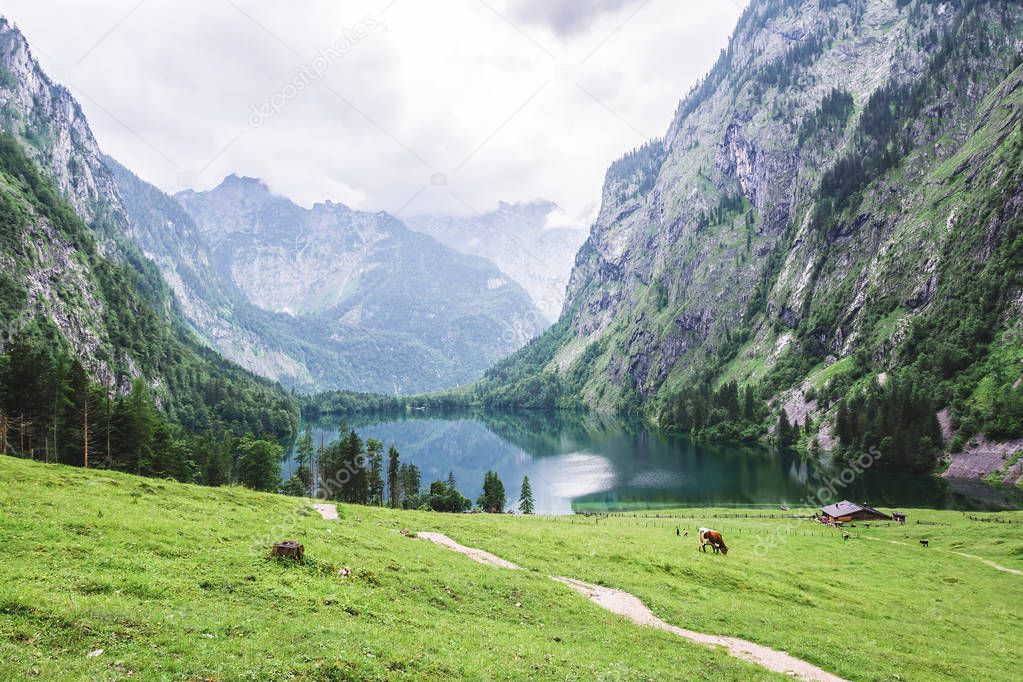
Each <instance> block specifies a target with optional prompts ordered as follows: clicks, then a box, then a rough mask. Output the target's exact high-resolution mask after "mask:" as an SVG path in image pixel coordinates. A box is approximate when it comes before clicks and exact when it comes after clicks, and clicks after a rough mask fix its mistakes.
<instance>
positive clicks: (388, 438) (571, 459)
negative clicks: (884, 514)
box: [284, 412, 1023, 514]
mask: <svg viewBox="0 0 1023 682" xmlns="http://www.w3.org/2000/svg"><path fill="white" fill-rule="evenodd" d="M344 422H345V420H342V419H341V418H322V419H320V420H317V421H315V422H312V423H311V426H312V427H313V433H314V437H315V439H316V442H317V443H318V442H319V441H320V439H321V438H322V439H324V440H325V441H328V442H329V441H330V440H331V439H333V438H336V437H337V434H338V431H339V428H340V427H341V424H342V423H344ZM347 423H348V424H349V425H350V426H352V427H354V428H355V429H356V431H358V432H359V434H360V435H361V436H362V437H363V438H364V439H365V438H369V437H373V438H378V439H379V440H381V441H383V442H384V444H385V445H387V446H390V445H392V444H393V445H395V446H396V447H397V448H398V450H399V451H400V452H401V460H402V461H403V462H412V463H414V464H415V465H416V466H418V467H419V468H420V470H421V471H422V474H423V485H424V487H426V486H428V485H429V483H430V482H431V481H433V480H437V479H443V478H446V477H447V475H448V472H453V473H454V474H455V478H456V479H457V481H458V487H459V489H460V490H461V491H462V493H463V494H465V495H467V496H469V497H471V498H472V499H473V500H475V499H476V497H477V496H478V495H479V494H480V492H481V488H482V482H483V475H484V474H485V473H486V471H487V470H488V469H493V470H495V471H497V472H498V475H499V476H500V477H501V480H502V481H503V482H504V485H505V490H506V491H507V492H508V498H509V501H510V502H514V501H516V500H517V499H518V492H519V486H520V483H521V481H522V477H523V476H525V475H528V476H529V480H530V482H531V484H532V488H533V495H534V498H535V501H536V511H537V513H543V514H565V513H572V512H585V511H599V510H614V509H631V508H643V509H655V508H658V507H673V506H674V507H677V506H685V505H690V506H706V505H723V506H764V507H778V506H780V505H788V506H796V505H800V504H806V503H807V501H808V500H814V501H815V500H816V499H817V498H822V499H823V498H826V497H827V496H832V497H836V498H837V499H846V498H847V499H851V500H853V501H856V502H861V503H867V504H870V505H873V506H883V507H887V508H890V507H913V506H917V507H932V508H943V509H964V510H983V509H1005V508H1019V507H1020V506H1023V494H1021V493H1020V491H1019V490H1018V489H1011V488H1005V487H995V486H990V485H987V484H984V483H980V482H977V481H946V480H943V479H939V478H934V477H929V476H914V475H908V474H896V473H893V472H886V471H883V470H878V469H876V468H874V469H868V470H866V471H863V472H862V473H857V474H856V475H855V477H853V479H852V481H851V482H849V483H848V484H845V483H842V479H841V473H842V472H841V470H836V469H827V468H823V467H821V466H819V465H817V464H815V463H813V462H812V461H811V460H809V459H807V458H804V457H802V456H800V455H799V454H798V453H795V452H792V451H783V450H778V449H775V448H769V447H765V446H760V445H748V444H740V443H724V444H723V443H699V442H694V441H693V440H692V439H690V438H687V437H685V436H680V437H665V436H664V435H662V434H659V433H657V432H655V431H651V430H649V429H647V428H645V427H643V426H642V425H640V424H635V423H629V422H626V421H619V420H613V419H605V418H601V417H597V416H594V415H574V414H570V415H564V414H559V415H547V414H538V413H518V412H498V413H487V414H479V413H437V412H432V413H427V412H414V413H410V414H408V415H403V416H401V417H395V416H394V415H380V416H359V417H354V418H349V419H348V420H347ZM291 469H292V465H291V463H290V462H286V463H285V467H284V473H285V475H288V474H290V471H291ZM845 478H846V480H848V479H849V478H850V476H849V475H848V474H846V477H845ZM829 481H831V483H830V486H829ZM822 490H823V491H824V494H823V495H821V494H820V493H821V491H822ZM832 491H834V495H832ZM825 501H826V502H831V501H833V500H831V499H825Z"/></svg>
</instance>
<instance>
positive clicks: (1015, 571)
mask: <svg viewBox="0 0 1023 682" xmlns="http://www.w3.org/2000/svg"><path fill="white" fill-rule="evenodd" d="M946 551H947V552H948V553H949V554H958V555H959V556H964V557H966V558H967V559H976V560H977V561H979V562H981V563H983V564H987V565H988V566H990V567H991V568H993V569H995V570H996V571H1002V572H1003V573H1012V574H1013V575H1023V571H1020V570H1018V569H1015V568H1009V567H1008V566H1002V565H1001V564H996V563H995V562H993V561H991V560H990V559H985V558H984V557H982V556H977V555H976V554H967V553H966V552H957V551H955V550H952V549H949V550H946Z"/></svg>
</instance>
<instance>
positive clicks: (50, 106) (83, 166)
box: [0, 17, 118, 220]
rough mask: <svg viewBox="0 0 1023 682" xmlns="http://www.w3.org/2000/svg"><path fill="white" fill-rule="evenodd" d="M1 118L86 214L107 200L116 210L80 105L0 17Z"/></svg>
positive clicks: (109, 180) (88, 216) (94, 212)
mask: <svg viewBox="0 0 1023 682" xmlns="http://www.w3.org/2000/svg"><path fill="white" fill-rule="evenodd" d="M0 122H2V124H3V127H4V129H5V130H7V131H9V132H12V133H14V134H16V135H17V136H18V137H20V138H21V139H22V140H23V141H24V142H25V143H26V144H25V148H26V150H27V151H28V152H29V154H30V156H31V157H32V158H33V160H35V161H36V162H37V163H39V165H40V166H42V167H43V168H44V169H46V171H47V172H48V174H49V175H50V176H51V178H52V179H53V181H54V183H55V184H56V185H57V187H58V188H59V189H60V191H61V193H62V194H63V195H64V196H65V197H66V198H67V200H68V202H69V203H71V205H72V206H74V207H75V209H76V210H77V211H78V212H79V214H80V215H82V216H83V217H85V218H86V219H88V220H92V219H94V218H95V217H96V215H97V212H99V211H100V210H101V207H103V206H104V205H106V204H112V207H111V209H112V211H111V212H113V213H116V212H117V208H118V206H117V199H116V192H115V191H114V187H113V180H112V178H111V177H110V174H109V173H107V172H106V170H105V168H104V166H103V163H102V156H101V154H100V150H99V146H98V145H97V144H96V140H95V138H94V137H93V136H92V131H91V130H90V129H89V124H88V123H87V122H86V120H85V115H84V114H83V113H82V109H81V107H79V106H78V102H76V101H75V99H74V97H72V95H71V93H70V92H68V90H67V89H66V88H64V87H63V86H60V85H56V84H55V83H53V81H51V80H50V79H49V77H47V75H46V74H45V73H43V70H42V69H41V68H40V67H39V64H38V63H36V61H35V59H34V58H33V57H32V53H31V51H30V50H29V46H28V42H27V41H26V40H25V38H24V36H22V35H21V33H20V32H19V31H18V30H17V29H16V28H14V27H13V26H12V25H11V24H10V23H9V22H8V21H7V19H5V18H4V17H0Z"/></svg>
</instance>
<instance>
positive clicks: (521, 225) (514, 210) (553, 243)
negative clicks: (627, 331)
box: [406, 200, 586, 322]
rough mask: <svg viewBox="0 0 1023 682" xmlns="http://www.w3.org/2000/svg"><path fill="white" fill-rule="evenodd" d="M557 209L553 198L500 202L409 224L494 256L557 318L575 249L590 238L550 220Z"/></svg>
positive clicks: (415, 219) (471, 251) (462, 247)
mask: <svg viewBox="0 0 1023 682" xmlns="http://www.w3.org/2000/svg"><path fill="white" fill-rule="evenodd" d="M558 212H559V209H558V206H557V205H556V204H554V203H552V202H549V201H542V200H539V201H531V202H518V203H514V204H509V203H506V202H503V201H502V202H500V203H499V204H498V206H497V209H496V210H494V211H489V212H487V213H484V214H481V215H473V216H467V217H458V216H444V215H418V216H413V217H411V218H408V219H406V223H407V224H408V226H409V227H410V228H412V229H413V230H416V231H418V232H423V233H424V234H428V235H430V236H431V237H434V238H436V239H437V240H438V241H440V242H441V243H443V244H445V245H447V246H450V247H451V248H453V249H455V250H457V251H460V252H462V253H467V254H470V255H474V256H480V257H482V258H486V259H488V260H491V261H493V262H494V263H495V264H496V265H497V267H499V268H500V269H501V271H502V272H504V273H506V274H508V276H510V277H511V278H512V279H514V280H515V281H516V282H518V283H519V284H520V285H521V286H522V287H523V288H524V289H525V290H526V291H527V292H528V293H529V296H530V298H532V299H533V303H534V304H535V305H536V306H537V308H538V309H539V310H540V312H541V313H542V314H543V315H544V318H545V319H546V320H547V321H548V322H553V321H554V320H556V319H557V318H558V315H560V314H561V308H562V306H563V305H564V302H565V287H566V285H567V284H568V276H569V274H571V272H572V265H573V264H574V263H575V254H576V252H577V251H578V250H579V247H580V246H582V243H583V242H584V241H585V240H586V231H585V230H583V229H580V228H575V227H561V226H556V225H552V224H551V223H552V222H553V221H554V219H555V218H556V216H557V214H558Z"/></svg>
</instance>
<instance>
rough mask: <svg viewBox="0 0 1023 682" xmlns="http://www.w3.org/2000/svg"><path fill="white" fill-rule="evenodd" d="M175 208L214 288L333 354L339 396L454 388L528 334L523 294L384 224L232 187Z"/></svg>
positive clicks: (388, 221) (422, 238) (475, 265)
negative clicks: (199, 245)
mask: <svg viewBox="0 0 1023 682" xmlns="http://www.w3.org/2000/svg"><path fill="white" fill-rule="evenodd" d="M177 199H178V200H179V201H180V202H181V204H182V206H184V208H185V210H186V211H187V212H188V213H189V214H190V215H191V217H192V219H194V221H195V224H196V225H197V226H198V228H199V231H200V233H201V235H200V236H201V237H202V239H203V240H204V241H205V242H206V243H207V244H208V245H209V253H210V259H211V264H212V266H213V268H214V269H215V270H216V272H217V273H218V275H219V277H220V278H222V279H223V280H225V281H228V282H230V283H232V285H234V286H236V287H237V288H238V289H239V290H241V291H242V292H243V293H244V295H245V297H246V298H247V300H248V301H249V302H250V303H251V304H253V305H255V306H257V307H259V308H261V309H263V310H264V311H268V312H271V313H278V314H281V315H287V316H290V317H291V318H292V319H294V321H295V322H294V324H295V326H296V327H298V328H299V329H301V330H302V331H303V334H302V338H305V339H310V340H315V342H316V343H317V344H319V345H321V346H323V347H326V348H331V349H334V350H336V352H337V353H338V354H339V356H340V357H343V358H345V359H346V361H347V362H348V364H349V366H350V367H351V368H352V369H351V372H350V377H349V378H348V380H347V381H346V382H344V383H343V384H340V385H342V386H344V387H346V388H356V389H360V390H375V391H381V392H386V393H396V392H397V393H409V392H421V391H427V390H436V389H439V388H443V387H447V386H450V385H452V384H457V383H465V382H468V381H471V380H473V379H476V378H478V377H479V376H480V374H482V372H483V370H484V369H486V368H487V367H489V366H490V365H491V364H493V363H494V362H495V361H496V360H498V359H499V358H501V357H504V356H505V355H507V354H508V353H511V352H512V351H514V350H515V349H517V348H518V347H520V346H521V345H522V344H523V343H525V342H526V341H527V340H528V339H530V338H532V337H533V336H534V335H535V334H536V333H538V332H539V331H540V324H539V319H538V316H537V315H536V313H535V309H534V307H533V306H532V304H531V302H530V300H529V298H528V296H527V295H526V293H525V292H524V291H523V290H522V288H521V287H519V286H518V285H517V284H515V283H514V282H512V281H510V280H509V279H508V278H507V277H506V276H504V275H503V274H502V273H501V272H500V271H499V270H497V269H496V268H495V267H494V266H493V265H492V264H491V263H489V262H488V261H485V260H483V259H480V258H475V257H469V256H464V255H460V254H457V253H455V252H454V251H452V250H450V249H448V248H446V247H444V246H443V245H442V244H440V243H439V242H437V241H435V240H434V239H432V238H430V237H428V236H426V235H422V234H419V233H416V232H413V231H411V230H409V229H407V228H406V227H405V226H404V225H403V224H402V223H401V222H399V221H398V220H396V219H395V218H393V217H391V216H389V215H387V214H386V213H375V214H370V213H363V212H359V211H353V210H351V209H349V208H348V207H346V206H343V205H341V204H335V203H332V202H326V203H322V204H316V205H314V206H313V207H312V208H311V209H308V210H307V209H304V208H302V207H300V206H297V205H296V204H294V203H293V202H291V201H290V200H288V199H286V198H284V197H279V196H275V195H273V194H272V193H271V192H270V191H269V189H268V188H267V187H266V186H265V185H264V184H263V183H261V182H260V181H258V180H255V179H251V178H239V177H236V176H229V177H228V178H226V179H225V180H224V182H223V183H221V185H219V186H218V187H216V188H215V189H213V190H211V191H209V192H191V191H190V192H183V193H181V194H179V195H178V196H177ZM317 383H318V384H319V385H320V387H324V385H325V384H327V385H330V384H328V383H327V382H324V381H319V382H317ZM332 385H333V386H338V385H339V384H338V383H334V384H332Z"/></svg>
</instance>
